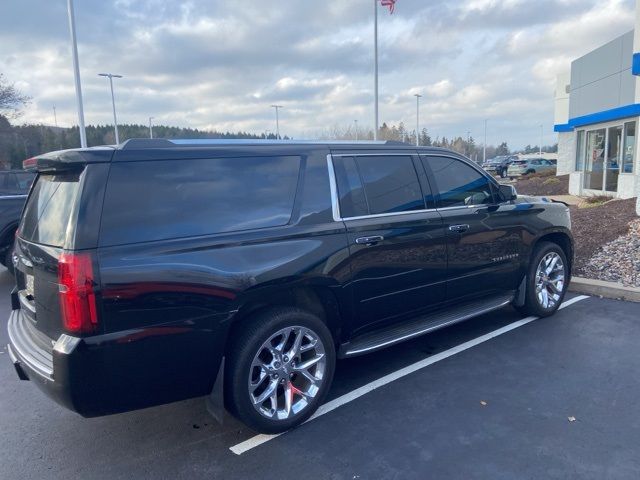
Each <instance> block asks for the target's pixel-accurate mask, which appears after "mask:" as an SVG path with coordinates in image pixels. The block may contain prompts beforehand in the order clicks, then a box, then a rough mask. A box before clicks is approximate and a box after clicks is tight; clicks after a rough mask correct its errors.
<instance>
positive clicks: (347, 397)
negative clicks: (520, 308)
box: [229, 295, 589, 455]
mask: <svg viewBox="0 0 640 480" xmlns="http://www.w3.org/2000/svg"><path fill="white" fill-rule="evenodd" d="M586 298H589V297H588V296H586V295H580V296H578V297H574V298H572V299H570V300H567V301H566V302H564V303H563V304H562V305H560V308H565V307H568V306H570V305H573V304H574V303H576V302H579V301H581V300H584V299H586ZM537 319H538V317H527V318H523V319H522V320H518V321H517V322H513V323H510V324H509V325H506V326H504V327H502V328H499V329H497V330H494V331H493V332H489V333H486V334H484V335H481V336H479V337H477V338H474V339H473V340H469V341H468V342H464V343H461V344H460V345H456V346H455V347H453V348H450V349H449V350H445V351H444V352H440V353H437V354H435V355H432V356H431V357H428V358H425V359H424V360H420V361H419V362H416V363H414V364H412V365H409V366H407V367H404V368H401V369H400V370H397V371H395V372H393V373H390V374H388V375H385V376H384V377H381V378H379V379H377V380H374V381H373V382H370V383H367V384H366V385H363V386H362V387H360V388H356V389H355V390H353V391H351V392H349V393H345V394H344V395H342V396H340V397H338V398H335V399H333V400H331V401H330V402H327V403H325V404H324V405H321V406H320V408H318V410H316V413H314V414H313V416H312V417H311V418H309V420H307V422H310V421H311V420H314V419H316V418H318V417H320V416H322V415H324V414H326V413H329V412H331V411H332V410H335V409H336V408H338V407H341V406H342V405H345V404H346V403H349V402H352V401H354V400H355V399H357V398H360V397H361V396H363V395H366V394H367V393H369V392H372V391H373V390H375V389H377V388H380V387H382V386H384V385H387V384H388V383H391V382H393V381H394V380H398V379H399V378H402V377H404V376H407V375H409V374H410V373H413V372H416V371H417V370H420V369H422V368H424V367H428V366H429V365H433V364H434V363H437V362H439V361H441V360H444V359H445V358H449V357H451V356H453V355H455V354H457V353H460V352H464V351H465V350H468V349H469V348H471V347H475V346H476V345H479V344H481V343H484V342H486V341H488V340H491V339H492V338H495V337H497V336H500V335H502V334H504V333H507V332H510V331H511V330H515V329H516V328H519V327H522V326H523V325H526V324H527V323H530V322H533V321H534V320H537ZM305 423H306V422H305ZM284 433H287V432H283V433H278V434H276V435H264V434H260V435H256V436H255V437H251V438H250V439H248V440H245V441H244V442H240V443H238V444H237V445H234V446H233V447H229V450H231V451H232V452H233V453H235V454H236V455H242V454H243V453H245V452H247V451H249V450H251V449H252V448H255V447H257V446H260V445H262V444H263V443H266V442H268V441H269V440H273V439H274V438H277V437H279V436H280V435H283V434H284Z"/></svg>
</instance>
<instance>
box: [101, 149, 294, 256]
mask: <svg viewBox="0 0 640 480" xmlns="http://www.w3.org/2000/svg"><path fill="white" fill-rule="evenodd" d="M299 171H300V158H299V157H295V156H281V157H238V158H213V159H198V160H160V161H141V162H115V163H113V164H112V165H111V172H110V174H109V183H108V185H107V190H106V193H105V200H104V208H103V213H102V227H101V244H102V245H118V244H126V243H135V242H144V241H153V240H164V239H170V238H180V237H190V236H197V235H209V234H215V233H224V232H233V231H242V230H250V229H256V228H265V227H274V226H280V225H285V224H287V223H288V222H289V220H290V219H291V214H292V210H293V202H294V199H295V194H296V190H297V184H298V176H299Z"/></svg>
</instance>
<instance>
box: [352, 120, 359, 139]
mask: <svg viewBox="0 0 640 480" xmlns="http://www.w3.org/2000/svg"><path fill="white" fill-rule="evenodd" d="M353 123H355V124H356V127H355V128H356V142H357V141H358V120H354V121H353Z"/></svg>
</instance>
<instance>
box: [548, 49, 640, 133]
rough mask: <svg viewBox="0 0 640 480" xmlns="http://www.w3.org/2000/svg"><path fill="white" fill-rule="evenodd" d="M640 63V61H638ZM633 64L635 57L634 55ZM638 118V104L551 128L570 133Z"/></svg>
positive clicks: (583, 117)
mask: <svg viewBox="0 0 640 480" xmlns="http://www.w3.org/2000/svg"><path fill="white" fill-rule="evenodd" d="M639 61H640V60H639ZM634 62H635V55H634ZM637 116H640V103H632V104H631V105H625V106H623V107H617V108H612V109H610V110H604V111H602V112H596V113H590V114H589V115H583V116H581V117H575V118H571V119H569V122H568V123H559V124H556V125H554V126H553V131H554V132H571V131H573V129H575V128H577V127H583V126H585V125H592V124H594V123H602V122H610V121H612V120H618V119H620V118H626V117H637Z"/></svg>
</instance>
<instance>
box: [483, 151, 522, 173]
mask: <svg viewBox="0 0 640 480" xmlns="http://www.w3.org/2000/svg"><path fill="white" fill-rule="evenodd" d="M517 159H518V156H517V155H504V156H499V157H495V158H492V159H490V160H487V161H486V162H485V163H483V164H482V168H484V169H485V170H486V171H487V172H489V173H494V172H495V174H496V175H497V176H499V177H500V178H506V176H507V169H508V168H509V165H511V164H512V163H513V162H514V161H515V160H517Z"/></svg>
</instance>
